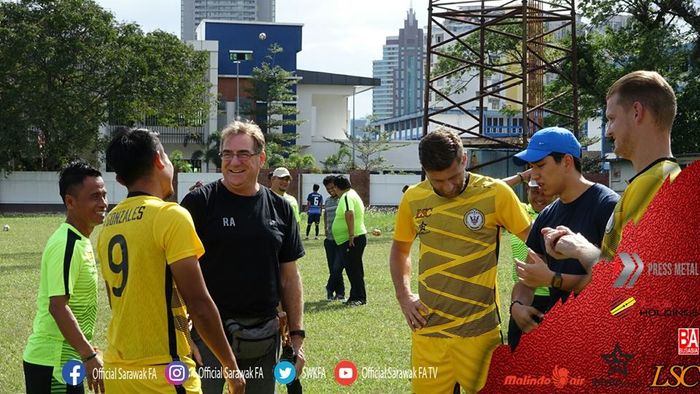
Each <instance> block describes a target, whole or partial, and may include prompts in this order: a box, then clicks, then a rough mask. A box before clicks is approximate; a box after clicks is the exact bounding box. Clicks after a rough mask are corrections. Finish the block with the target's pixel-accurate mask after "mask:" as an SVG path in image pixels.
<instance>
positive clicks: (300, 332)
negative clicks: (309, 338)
mask: <svg viewBox="0 0 700 394" xmlns="http://www.w3.org/2000/svg"><path fill="white" fill-rule="evenodd" d="M295 335H296V336H298V337H302V338H306V331H304V330H291V331H289V336H290V337H292V336H295Z"/></svg>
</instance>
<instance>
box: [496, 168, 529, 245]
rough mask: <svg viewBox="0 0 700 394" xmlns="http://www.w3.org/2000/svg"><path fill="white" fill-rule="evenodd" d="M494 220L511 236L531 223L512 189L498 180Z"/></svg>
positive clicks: (520, 231)
mask: <svg viewBox="0 0 700 394" xmlns="http://www.w3.org/2000/svg"><path fill="white" fill-rule="evenodd" d="M496 220H497V223H498V225H499V226H503V227H505V228H506V230H508V232H510V233H511V234H520V233H522V232H523V231H525V229H527V228H528V226H530V224H531V223H532V219H531V218H530V215H528V213H527V210H526V209H525V208H524V207H523V204H522V203H521V202H520V200H519V199H518V196H516V195H515V192H514V191H513V189H511V188H510V187H508V185H506V184H505V183H503V182H502V181H500V180H496Z"/></svg>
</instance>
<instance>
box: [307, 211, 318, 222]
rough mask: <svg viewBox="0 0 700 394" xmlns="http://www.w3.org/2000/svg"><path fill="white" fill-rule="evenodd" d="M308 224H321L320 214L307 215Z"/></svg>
mask: <svg viewBox="0 0 700 394" xmlns="http://www.w3.org/2000/svg"><path fill="white" fill-rule="evenodd" d="M309 223H321V214H320V213H310V214H309Z"/></svg>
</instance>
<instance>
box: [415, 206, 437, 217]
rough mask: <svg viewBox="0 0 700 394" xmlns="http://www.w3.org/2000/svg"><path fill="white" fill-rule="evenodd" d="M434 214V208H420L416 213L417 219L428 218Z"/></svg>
mask: <svg viewBox="0 0 700 394" xmlns="http://www.w3.org/2000/svg"><path fill="white" fill-rule="evenodd" d="M432 214H433V208H418V210H417V211H416V219H421V218H427V217H430V215H432Z"/></svg>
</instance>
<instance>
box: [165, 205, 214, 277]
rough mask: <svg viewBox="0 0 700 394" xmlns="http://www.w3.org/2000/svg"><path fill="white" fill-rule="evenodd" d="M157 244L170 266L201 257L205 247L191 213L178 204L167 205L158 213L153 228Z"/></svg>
mask: <svg viewBox="0 0 700 394" xmlns="http://www.w3.org/2000/svg"><path fill="white" fill-rule="evenodd" d="M153 231H154V232H155V234H154V237H155V239H156V242H158V244H159V245H160V246H161V247H162V248H163V250H165V258H166V259H167V262H168V264H172V263H174V262H176V261H178V260H182V259H184V258H185V257H190V256H196V257H197V258H199V257H201V256H202V255H203V254H204V246H203V245H202V241H200V239H199V236H197V232H196V230H195V229H194V224H193V223H192V216H190V213H189V211H187V210H186V209H185V208H183V207H181V206H179V205H177V204H167V205H165V206H163V208H161V210H160V212H158V217H157V218H156V219H155V225H154V228H153Z"/></svg>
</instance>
